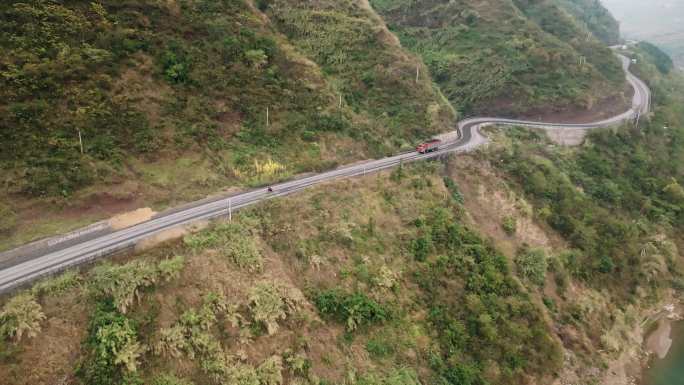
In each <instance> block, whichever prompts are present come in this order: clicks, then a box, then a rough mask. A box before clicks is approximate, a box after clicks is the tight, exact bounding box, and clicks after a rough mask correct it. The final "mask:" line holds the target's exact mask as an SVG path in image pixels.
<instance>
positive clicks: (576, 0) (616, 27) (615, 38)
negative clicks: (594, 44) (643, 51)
mask: <svg viewBox="0 0 684 385" xmlns="http://www.w3.org/2000/svg"><path fill="white" fill-rule="evenodd" d="M556 2H557V3H558V5H560V6H561V7H563V8H564V9H565V10H566V11H568V12H569V13H570V14H571V15H572V16H574V17H575V19H576V20H577V21H579V22H580V23H581V24H582V25H584V26H585V27H586V28H587V29H589V30H590V31H591V32H592V33H593V34H594V36H596V37H597V38H598V39H599V40H601V41H602V42H603V43H605V44H608V45H614V44H617V43H618V42H619V41H620V23H618V21H617V20H615V18H614V17H613V15H612V14H611V13H610V12H609V11H608V10H607V9H606V8H605V7H604V6H603V4H601V1H599V0H556Z"/></svg>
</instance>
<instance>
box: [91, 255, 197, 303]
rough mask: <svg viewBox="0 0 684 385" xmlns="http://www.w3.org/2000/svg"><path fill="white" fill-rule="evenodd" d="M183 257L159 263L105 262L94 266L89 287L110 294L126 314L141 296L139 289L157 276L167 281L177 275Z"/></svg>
mask: <svg viewBox="0 0 684 385" xmlns="http://www.w3.org/2000/svg"><path fill="white" fill-rule="evenodd" d="M184 261H185V258H184V257H181V256H177V257H174V258H172V259H168V260H165V261H162V262H160V263H159V265H154V264H151V263H148V262H145V261H135V262H130V263H128V264H125V265H111V264H108V263H105V264H102V265H99V266H97V267H96V268H95V269H93V272H92V278H93V280H92V284H91V290H92V291H93V293H94V294H95V295H96V296H98V297H100V298H109V299H110V300H111V301H112V304H113V305H114V306H116V308H117V309H118V310H119V311H120V312H121V313H124V314H125V313H126V312H127V311H128V310H129V309H130V308H131V306H133V304H134V303H135V302H136V301H137V300H139V299H140V296H141V292H142V290H144V289H145V288H147V287H151V286H153V285H155V284H156V283H158V282H159V281H160V280H162V281H170V280H171V279H173V278H176V277H178V275H179V274H180V271H181V270H182V269H183V262H184Z"/></svg>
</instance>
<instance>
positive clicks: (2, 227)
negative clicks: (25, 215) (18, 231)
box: [0, 203, 17, 234]
mask: <svg viewBox="0 0 684 385" xmlns="http://www.w3.org/2000/svg"><path fill="white" fill-rule="evenodd" d="M16 225H17V214H15V213H14V211H13V210H12V209H11V208H10V207H9V206H7V205H5V204H2V203H0V234H2V233H9V232H10V231H12V230H14V228H15V227H16Z"/></svg>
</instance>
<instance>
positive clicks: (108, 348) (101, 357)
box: [76, 301, 144, 385]
mask: <svg viewBox="0 0 684 385" xmlns="http://www.w3.org/2000/svg"><path fill="white" fill-rule="evenodd" d="M137 333H138V331H137V327H136V324H135V323H134V322H132V321H131V320H130V319H128V318H126V316H124V315H123V314H121V313H119V311H118V310H117V309H116V308H115V307H114V306H113V304H112V303H111V302H108V301H103V302H99V303H98V304H97V309H96V310H95V313H94V314H93V316H92V317H91V320H90V325H89V330H88V339H87V340H86V341H85V344H84V345H85V347H86V349H87V351H88V354H87V356H86V357H85V358H84V360H83V361H82V362H81V363H80V364H79V366H78V368H77V371H76V374H77V376H78V377H80V378H81V379H82V380H83V382H84V383H86V384H92V385H114V384H120V383H128V382H129V381H132V380H133V379H135V378H136V374H135V372H136V370H137V368H138V365H139V360H140V356H141V355H142V354H143V353H144V347H143V346H142V345H141V344H140V342H139V341H138V336H137Z"/></svg>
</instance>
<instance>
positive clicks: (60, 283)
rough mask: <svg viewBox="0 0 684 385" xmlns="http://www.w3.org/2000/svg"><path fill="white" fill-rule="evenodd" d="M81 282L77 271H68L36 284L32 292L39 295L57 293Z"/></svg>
mask: <svg viewBox="0 0 684 385" xmlns="http://www.w3.org/2000/svg"><path fill="white" fill-rule="evenodd" d="M80 283H81V276H80V275H78V273H77V272H76V271H67V272H66V273H64V274H61V275H59V276H57V277H54V278H48V279H45V280H42V281H40V282H38V283H37V284H35V285H34V286H33V288H32V289H31V292H32V293H33V294H35V295H37V296H39V295H55V294H60V293H63V292H65V291H67V290H69V289H71V288H72V287H74V286H76V285H79V284H80Z"/></svg>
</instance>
